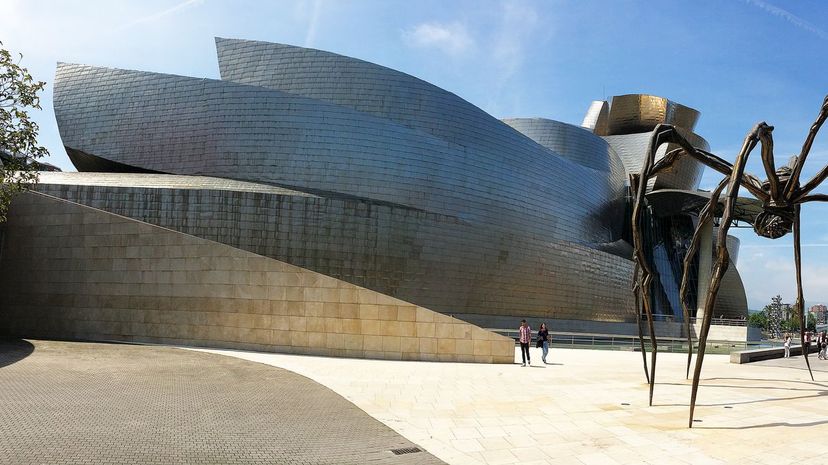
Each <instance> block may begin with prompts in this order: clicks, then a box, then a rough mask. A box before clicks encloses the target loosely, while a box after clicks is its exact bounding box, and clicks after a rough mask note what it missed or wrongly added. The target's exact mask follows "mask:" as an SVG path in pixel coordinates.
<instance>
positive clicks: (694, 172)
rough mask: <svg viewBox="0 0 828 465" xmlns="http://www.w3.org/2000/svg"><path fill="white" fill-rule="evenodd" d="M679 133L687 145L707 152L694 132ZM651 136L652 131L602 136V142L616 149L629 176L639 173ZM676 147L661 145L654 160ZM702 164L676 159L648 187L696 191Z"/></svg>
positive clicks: (686, 157)
mask: <svg viewBox="0 0 828 465" xmlns="http://www.w3.org/2000/svg"><path fill="white" fill-rule="evenodd" d="M678 131H679V132H680V133H681V134H682V135H683V136H684V137H685V138H686V139H687V141H688V142H690V143H691V144H692V145H693V147H697V148H700V149H702V150H710V145H709V144H708V143H707V141H706V140H704V139H703V138H702V137H700V136H698V135H696V134H695V133H692V132H688V131H685V130H682V129H681V128H678ZM652 137H653V132H652V131H651V132H643V133H639V134H624V135H613V136H605V137H604V139H605V140H606V141H607V142H608V143H609V145H610V146H611V147H612V148H613V149H614V150H615V152H616V153H617V154H618V155H619V156H620V157H621V160H622V161H623V162H624V167H625V168H626V170H627V175H629V174H641V168H642V167H643V166H644V161H645V157H646V154H647V147H648V146H649V143H650V139H652ZM676 148H678V146H677V145H675V144H664V145H662V146H661V147H659V148H658V150H656V156H655V159H656V161H658V160H660V159H661V158H662V157H664V155H665V154H666V153H667V152H669V151H671V150H673V149H676ZM703 171H704V165H702V164H701V163H699V162H698V161H696V160H694V159H693V158H691V157H688V156H684V157H680V158H678V159H677V160H676V162H675V163H674V164H673V166H672V167H671V168H670V169H669V170H667V171H664V172H662V173H661V174H659V175H657V176H656V177H655V179H654V180H650V183H649V188H650V189H651V190H652V189H685V190H697V189H698V187H699V183H700V182H701V177H702V173H703Z"/></svg>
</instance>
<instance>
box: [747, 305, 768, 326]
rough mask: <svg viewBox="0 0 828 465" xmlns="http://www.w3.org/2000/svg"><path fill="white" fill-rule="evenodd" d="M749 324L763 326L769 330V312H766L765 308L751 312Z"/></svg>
mask: <svg viewBox="0 0 828 465" xmlns="http://www.w3.org/2000/svg"><path fill="white" fill-rule="evenodd" d="M766 308H767V307H766ZM748 326H752V327H754V328H762V329H764V330H767V329H768V314H767V313H765V310H762V311H761V312H756V313H751V314H750V317H749V318H748Z"/></svg>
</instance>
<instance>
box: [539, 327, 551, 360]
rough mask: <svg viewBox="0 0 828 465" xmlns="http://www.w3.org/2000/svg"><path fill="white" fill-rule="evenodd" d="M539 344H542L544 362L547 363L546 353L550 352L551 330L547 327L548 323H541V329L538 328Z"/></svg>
mask: <svg viewBox="0 0 828 465" xmlns="http://www.w3.org/2000/svg"><path fill="white" fill-rule="evenodd" d="M538 344H540V345H541V347H542V349H543V355H542V356H541V360H543V364H544V365H546V355H547V354H548V353H549V330H548V329H546V323H541V325H540V329H539V330H538Z"/></svg>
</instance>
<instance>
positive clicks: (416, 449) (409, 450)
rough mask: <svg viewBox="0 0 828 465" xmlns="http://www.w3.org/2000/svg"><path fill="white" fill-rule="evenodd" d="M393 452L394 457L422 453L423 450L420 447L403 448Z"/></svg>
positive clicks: (392, 450)
mask: <svg viewBox="0 0 828 465" xmlns="http://www.w3.org/2000/svg"><path fill="white" fill-rule="evenodd" d="M391 452H393V453H394V455H403V454H414V453H417V452H422V449H420V448H419V447H403V448H402V449H391Z"/></svg>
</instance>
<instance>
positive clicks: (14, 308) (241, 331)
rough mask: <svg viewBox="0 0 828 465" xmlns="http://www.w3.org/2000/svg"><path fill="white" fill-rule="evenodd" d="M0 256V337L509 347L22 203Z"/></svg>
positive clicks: (69, 207) (349, 288)
mask: <svg viewBox="0 0 828 465" xmlns="http://www.w3.org/2000/svg"><path fill="white" fill-rule="evenodd" d="M4 227H5V240H4V244H3V250H2V255H0V257H1V258H0V293H2V294H0V295H3V296H4V298H3V302H2V303H1V304H0V334H3V335H6V336H14V337H47V338H66V339H89V340H115V341H134V342H153V343H165V344H182V345H193V346H205V347H222V348H236V349H246V350H261V351H272V352H284V353H297V354H314V355H330V356H344V357H365V358H381V359H396V360H435V361H460V362H482V363H512V362H513V361H514V341H513V340H512V339H510V338H506V337H503V336H499V335H497V334H494V333H492V332H489V331H486V330H483V329H481V328H479V327H476V326H474V325H471V324H468V323H465V322H462V321H460V320H457V319H454V318H451V317H449V316H447V315H444V314H441V313H437V312H433V311H431V310H428V309H426V308H423V307H419V306H416V305H413V304H410V303H408V302H404V301H402V300H398V299H394V298H392V297H389V296H386V295H384V294H380V293H377V292H375V291H371V290H368V289H364V288H360V287H358V286H355V285H352V284H349V283H346V282H344V281H341V280H338V279H335V278H332V277H329V276H325V275H322V274H319V273H315V272H312V271H309V270H306V269H303V268H299V267H296V266H292V265H289V264H287V263H284V262H280V261H278V260H274V259H271V258H267V257H263V256H260V255H256V254H253V253H250V252H246V251H243V250H239V249H236V248H234V247H231V246H228V245H224V244H218V243H215V242H211V241H208V240H204V239H200V238H197V237H193V236H189V235H186V234H182V233H179V232H175V231H171V230H168V229H165V228H161V227H157V226H153V225H149V224H146V223H142V222H139V221H136V220H132V219H129V218H126V217H122V216H118V215H114V214H111V213H106V212H103V211H100V210H96V209H93V208H89V207H85V206H82V205H78V204H75V203H72V202H67V201H63V200H59V199H55V198H53V197H50V196H46V195H43V194H38V193H27V194H24V195H21V196H20V197H18V198H17V199H16V200H15V202H14V203H13V206H12V209H11V211H10V214H9V220H8V222H7V223H6V225H5V226H4Z"/></svg>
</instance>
